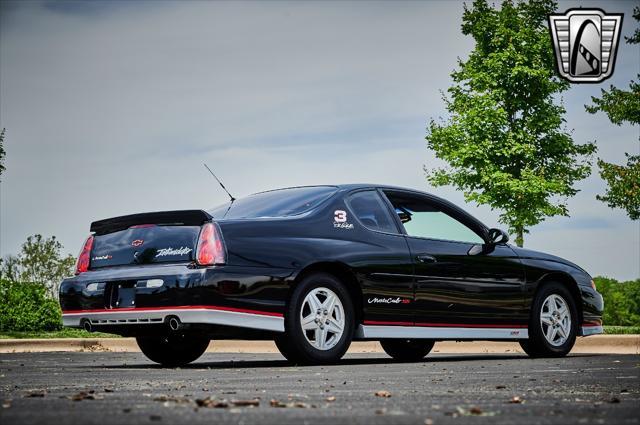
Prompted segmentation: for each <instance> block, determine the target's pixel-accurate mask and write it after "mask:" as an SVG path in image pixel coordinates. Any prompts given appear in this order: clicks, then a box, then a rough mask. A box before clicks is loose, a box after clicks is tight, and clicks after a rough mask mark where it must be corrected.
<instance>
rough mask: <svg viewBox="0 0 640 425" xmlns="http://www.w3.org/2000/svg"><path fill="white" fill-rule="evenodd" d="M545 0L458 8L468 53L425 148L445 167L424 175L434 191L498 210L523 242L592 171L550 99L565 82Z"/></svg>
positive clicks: (588, 148)
mask: <svg viewBox="0 0 640 425" xmlns="http://www.w3.org/2000/svg"><path fill="white" fill-rule="evenodd" d="M555 9H556V4H555V2H553V1H550V0H534V1H530V2H515V3H514V2H513V1H505V2H504V3H502V6H501V8H500V9H496V8H493V7H491V6H489V5H488V4H487V2H486V1H485V0H476V1H474V2H473V4H472V5H471V7H469V6H467V5H465V7H464V14H463V18H462V21H463V23H462V33H463V34H465V35H470V36H472V37H473V38H474V40H475V48H474V49H473V51H472V52H471V54H470V55H469V58H468V59H467V60H466V61H463V60H461V59H459V60H458V67H459V69H457V70H454V71H453V73H452V74H451V77H452V79H453V82H454V84H453V86H452V87H450V88H449V89H448V90H447V91H448V96H446V95H443V100H444V102H445V104H446V108H447V111H448V112H449V118H448V119H447V120H446V121H441V122H436V121H435V120H431V122H430V124H429V128H428V134H427V137H426V140H427V145H428V147H429V148H430V149H431V150H433V151H434V152H435V155H436V157H437V158H439V159H442V160H444V161H446V162H447V163H448V166H446V167H441V168H433V169H428V168H427V167H425V171H426V172H427V179H428V180H429V181H430V182H431V183H432V184H433V185H435V186H442V185H452V186H454V187H456V188H457V189H458V190H461V191H463V193H464V196H465V199H466V200H467V201H473V202H476V203H478V204H485V205H489V206H490V207H491V208H492V209H495V210H499V211H501V213H500V221H501V222H502V223H504V224H506V225H507V226H508V227H509V230H510V231H511V232H512V233H515V234H516V238H515V241H516V243H517V244H518V246H522V245H523V243H524V234H525V233H528V230H527V228H529V227H531V226H533V225H535V224H537V223H540V222H541V221H543V220H544V219H545V218H547V217H550V216H555V215H563V216H568V215H569V214H568V209H567V205H566V199H567V198H568V197H570V196H573V195H575V194H576V193H577V192H578V191H577V189H575V188H574V183H575V182H576V181H579V180H581V179H584V178H586V177H587V176H588V175H589V174H590V172H591V164H590V157H591V155H592V154H593V153H594V152H595V150H596V147H595V145H594V144H593V143H586V144H576V143H574V142H573V139H572V138H571V135H570V134H569V133H568V132H567V130H566V129H565V128H564V119H563V115H564V113H565V109H564V107H563V106H562V104H558V103H556V102H554V99H555V97H556V96H557V95H558V94H559V93H561V92H563V91H565V90H567V89H568V87H569V83H567V82H566V81H564V80H562V79H561V78H559V77H558V76H557V74H556V73H555V68H554V60H555V59H554V54H553V48H552V44H551V38H550V37H549V32H548V29H547V27H546V20H547V15H548V14H549V13H552V12H554V11H555Z"/></svg>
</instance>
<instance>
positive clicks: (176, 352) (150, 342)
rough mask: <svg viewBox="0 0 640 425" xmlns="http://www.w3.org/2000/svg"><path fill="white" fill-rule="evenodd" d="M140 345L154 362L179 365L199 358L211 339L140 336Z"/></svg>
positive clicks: (172, 365)
mask: <svg viewBox="0 0 640 425" xmlns="http://www.w3.org/2000/svg"><path fill="white" fill-rule="evenodd" d="M136 342H137V343H138V347H140V350H141V351H142V353H143V354H144V355H145V356H147V358H148V359H149V360H151V361H152V362H156V363H160V364H161V365H162V366H165V367H178V366H184V365H186V364H189V363H191V362H193V361H195V360H197V359H198V358H199V357H200V356H201V355H202V354H203V353H204V352H205V351H206V349H207V347H208V346H209V339H207V338H198V337H193V336H185V335H170V336H155V337H138V338H136Z"/></svg>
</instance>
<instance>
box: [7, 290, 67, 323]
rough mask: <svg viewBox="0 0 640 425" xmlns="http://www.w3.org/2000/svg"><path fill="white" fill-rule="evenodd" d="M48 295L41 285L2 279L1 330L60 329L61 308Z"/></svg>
mask: <svg viewBox="0 0 640 425" xmlns="http://www.w3.org/2000/svg"><path fill="white" fill-rule="evenodd" d="M46 292H47V291H46V288H45V287H43V286H42V285H40V284H38V283H31V282H14V281H11V280H8V279H0V299H1V300H2V302H0V331H53V330H57V329H60V328H61V327H62V316H61V314H62V313H61V312H60V306H59V305H58V302H57V301H56V300H53V299H51V298H48V297H47V294H46Z"/></svg>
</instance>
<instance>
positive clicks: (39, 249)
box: [0, 235, 75, 298]
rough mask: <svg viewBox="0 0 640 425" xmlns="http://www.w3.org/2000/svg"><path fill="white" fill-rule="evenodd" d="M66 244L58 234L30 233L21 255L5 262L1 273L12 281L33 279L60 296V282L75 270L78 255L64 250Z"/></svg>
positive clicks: (52, 294)
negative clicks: (75, 255)
mask: <svg viewBox="0 0 640 425" xmlns="http://www.w3.org/2000/svg"><path fill="white" fill-rule="evenodd" d="M62 248H63V246H62V244H61V243H60V242H59V241H58V240H57V239H56V237H55V236H52V237H50V238H46V239H45V238H43V237H42V235H34V236H29V237H28V238H27V241H26V242H25V243H24V244H23V245H22V249H21V251H20V253H19V254H18V255H17V256H8V257H7V258H5V260H4V261H3V262H2V265H1V268H0V270H1V272H2V273H1V276H2V278H4V279H7V280H9V281H12V282H31V283H37V284H40V285H42V286H43V287H45V288H46V290H47V294H48V295H49V296H50V297H52V298H57V297H58V289H59V287H60V282H61V281H62V279H63V278H64V277H66V276H71V275H72V274H73V268H74V264H75V258H74V257H73V256H72V255H67V256H64V255H63V254H62V252H61V251H62Z"/></svg>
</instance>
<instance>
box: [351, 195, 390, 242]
mask: <svg viewBox="0 0 640 425" xmlns="http://www.w3.org/2000/svg"><path fill="white" fill-rule="evenodd" d="M349 206H350V207H351V209H352V210H353V213H354V214H355V215H356V217H358V220H360V223H362V225H363V226H364V227H366V228H368V229H371V230H379V231H381V232H388V233H398V230H397V229H396V226H395V224H393V219H392V217H391V214H389V209H388V208H387V206H386V205H385V204H384V202H383V201H382V199H381V198H380V195H378V192H376V191H375V190H366V191H363V192H356V193H354V194H353V195H351V196H349Z"/></svg>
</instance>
